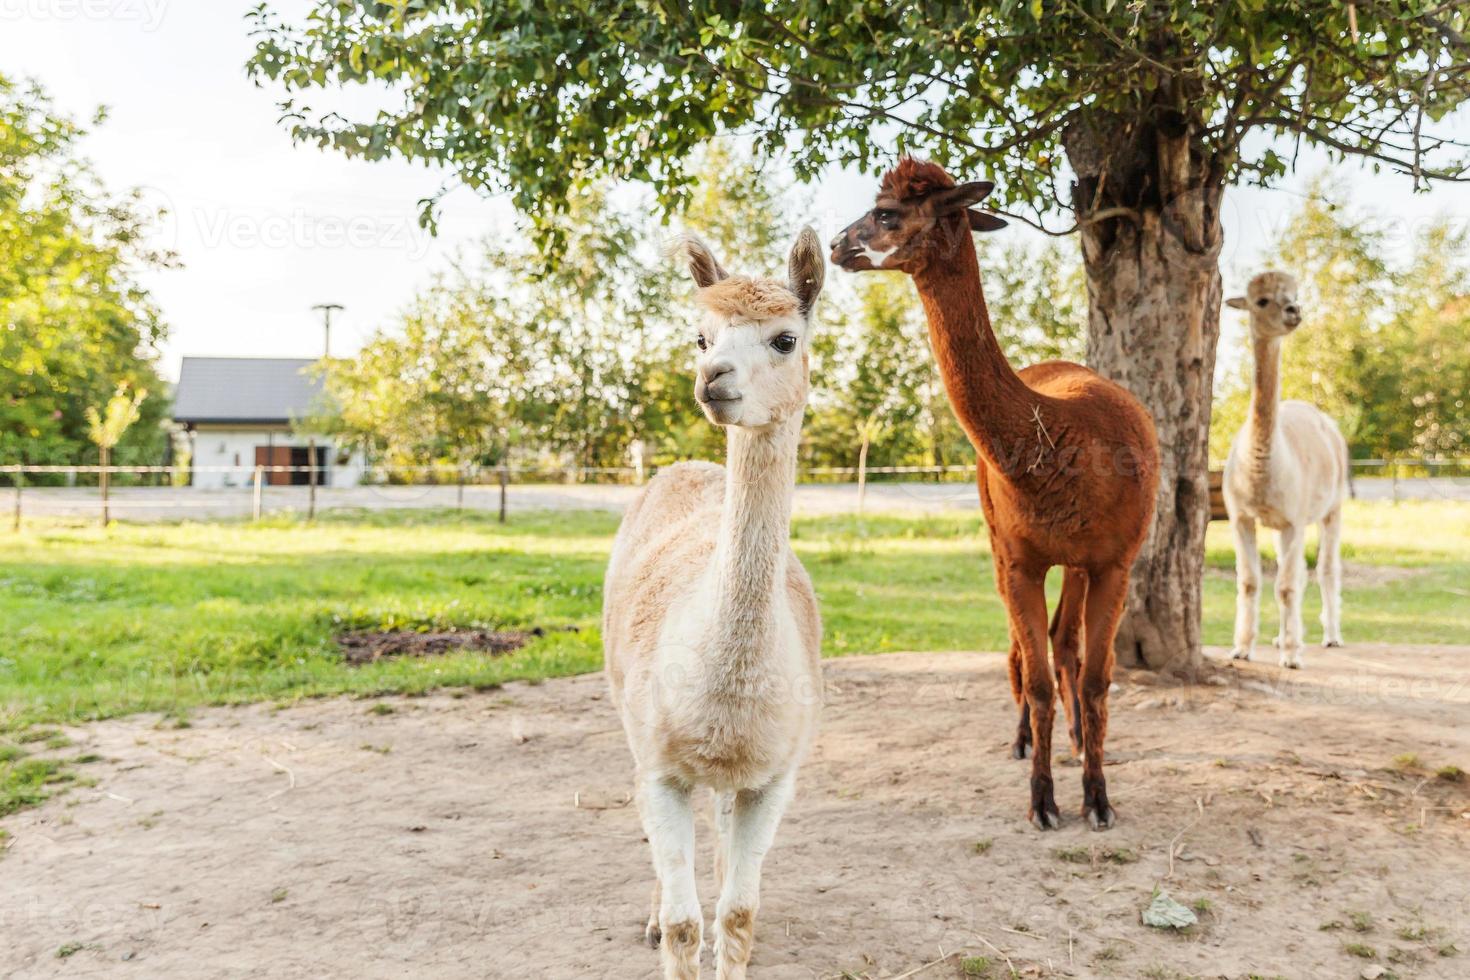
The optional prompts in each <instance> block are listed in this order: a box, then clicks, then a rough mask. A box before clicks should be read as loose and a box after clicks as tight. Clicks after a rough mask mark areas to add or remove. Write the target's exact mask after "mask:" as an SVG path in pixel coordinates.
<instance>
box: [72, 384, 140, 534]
mask: <svg viewBox="0 0 1470 980" xmlns="http://www.w3.org/2000/svg"><path fill="white" fill-rule="evenodd" d="M147 397H148V391H147V389H145V388H139V389H138V390H137V391H135V392H133V393H132V394H131V395H129V394H128V385H127V382H122V383H121V384H119V385H118V386H117V390H116V391H115V392H113V394H112V397H111V398H109V399H107V407H106V408H104V409H103V410H102V412H101V413H99V412H98V411H97V409H96V408H94V407H93V406H91V405H88V406H87V408H86V415H87V437H88V438H89V439H91V440H92V442H93V443H94V444H96V446H97V458H98V460H99V461H100V462H101V466H102V469H101V470H100V472H98V474H97V484H98V486H99V487H101V489H102V523H103V525H104V526H105V525H106V524H107V523H108V522H109V521H111V520H112V514H111V511H110V509H109V499H108V497H109V494H108V490H109V489H110V487H111V486H112V474H111V473H109V472H108V467H110V466H111V465H112V450H113V449H114V448H116V446H117V444H118V443H119V442H121V441H122V437H123V434H124V433H125V432H127V431H128V427H129V426H131V425H132V424H133V423H134V422H136V421H138V416H139V414H140V413H139V412H138V406H140V405H142V404H143V401H144V400H145V399H146V398H147Z"/></svg>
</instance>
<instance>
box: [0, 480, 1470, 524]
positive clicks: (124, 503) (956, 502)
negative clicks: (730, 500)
mask: <svg viewBox="0 0 1470 980" xmlns="http://www.w3.org/2000/svg"><path fill="white" fill-rule="evenodd" d="M637 492H638V488H637V487H633V486H618V485H598V484H551V483H542V484H516V485H514V486H512V487H511V488H510V491H509V493H507V495H506V506H507V509H508V510H510V511H511V512H513V513H514V512H521V511H527V510H616V511H621V510H622V509H623V508H624V507H625V506H627V503H628V501H629V500H631V499H632V498H633V495H634V494H636V493H637ZM1355 492H1356V495H1357V497H1358V498H1359V499H1360V500H1395V499H1402V500H1470V479H1458V478H1451V477H1443V478H1435V479H1427V478H1415V479H1405V480H1400V481H1399V482H1398V484H1397V487H1395V485H1394V483H1393V481H1392V480H1386V479H1381V478H1365V479H1360V480H1358V481H1356V483H1355ZM112 493H113V497H112V514H113V516H114V517H116V518H118V519H121V520H130V521H158V520H184V519H188V520H207V519H210V518H221V517H248V516H249V515H250V512H251V507H252V499H251V492H250V490H249V489H239V490H198V489H195V488H193V487H123V488H120V489H116V490H114V491H113V492H112ZM308 493H309V491H308V490H307V488H305V487H270V488H267V489H266V490H265V491H264V493H263V499H262V501H261V507H262V510H263V511H264V512H265V513H280V512H283V511H303V512H304V511H305V510H306V507H307V495H308ZM857 502H858V491H857V484H855V483H813V484H802V485H800V486H798V487H797V488H796V512H797V513H798V514H807V515H811V514H836V513H851V512H854V511H856V510H857ZM461 503H462V505H463V506H464V507H465V508H467V509H473V510H490V511H493V510H495V509H497V508H498V507H499V506H500V491H499V489H498V488H496V487H483V486H474V487H466V488H465V490H464V496H463V498H462V500H461V498H460V497H459V494H458V490H457V488H455V487H452V486H437V487H434V486H422V487H399V486H391V487H374V486H363V487H352V488H350V489H349V488H336V487H326V488H322V489H320V490H318V491H317V507H318V509H321V510H332V509H337V508H344V507H362V508H367V509H370V510H386V509H392V508H409V509H412V508H420V507H455V506H458V505H460V504H461ZM13 507H14V497H13V496H12V492H11V491H10V490H9V489H8V488H6V489H0V516H3V518H4V519H5V520H9V519H10V514H11V510H12V508H13ZM100 507H101V501H100V498H99V497H98V496H97V491H96V489H95V488H84V487H73V488H65V487H41V488H34V487H33V488H28V489H26V490H25V491H24V492H23V494H22V499H21V511H22V514H23V515H27V516H32V517H96V516H98V515H99V514H100V513H101V511H100ZM866 507H867V509H869V510H872V511H875V512H877V511H882V512H899V513H901V512H905V511H919V512H933V511H943V510H956V509H958V510H979V508H980V498H979V495H978V491H977V490H976V489H975V483H974V481H973V480H967V481H962V482H957V483H918V482H913V483H872V484H869V485H868V489H867V500H866Z"/></svg>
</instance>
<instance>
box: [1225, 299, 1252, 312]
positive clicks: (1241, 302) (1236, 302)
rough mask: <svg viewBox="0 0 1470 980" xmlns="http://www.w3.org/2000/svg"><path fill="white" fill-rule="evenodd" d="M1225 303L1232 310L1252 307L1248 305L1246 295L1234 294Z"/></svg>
mask: <svg viewBox="0 0 1470 980" xmlns="http://www.w3.org/2000/svg"><path fill="white" fill-rule="evenodd" d="M1225 305H1226V306H1228V307H1230V308H1231V309H1232V310H1248V309H1250V307H1249V306H1247V305H1246V302H1245V297H1244V296H1232V297H1230V298H1229V299H1227V300H1226V301H1225Z"/></svg>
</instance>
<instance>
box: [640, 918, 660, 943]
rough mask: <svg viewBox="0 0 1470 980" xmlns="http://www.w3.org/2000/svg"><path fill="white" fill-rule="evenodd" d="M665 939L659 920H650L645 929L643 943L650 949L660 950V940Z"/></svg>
mask: <svg viewBox="0 0 1470 980" xmlns="http://www.w3.org/2000/svg"><path fill="white" fill-rule="evenodd" d="M662 938H663V930H662V929H660V928H659V927H658V919H656V918H650V919H649V920H648V925H646V926H644V927H643V941H644V942H645V943H647V944H648V946H649V948H650V949H658V943H659V940H660V939H662Z"/></svg>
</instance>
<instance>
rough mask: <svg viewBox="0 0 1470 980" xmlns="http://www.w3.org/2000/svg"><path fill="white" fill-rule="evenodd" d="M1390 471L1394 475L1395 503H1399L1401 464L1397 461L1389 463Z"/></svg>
mask: <svg viewBox="0 0 1470 980" xmlns="http://www.w3.org/2000/svg"><path fill="white" fill-rule="evenodd" d="M1388 471H1389V472H1390V473H1392V474H1393V502H1394V503H1398V502H1399V464H1398V462H1397V461H1395V460H1389V461H1388Z"/></svg>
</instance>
